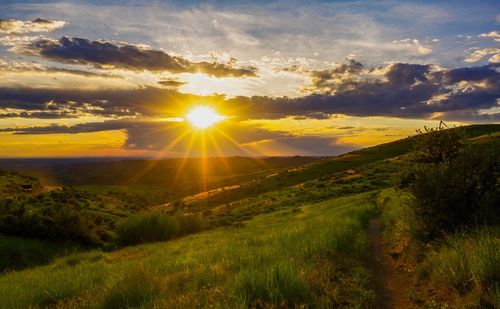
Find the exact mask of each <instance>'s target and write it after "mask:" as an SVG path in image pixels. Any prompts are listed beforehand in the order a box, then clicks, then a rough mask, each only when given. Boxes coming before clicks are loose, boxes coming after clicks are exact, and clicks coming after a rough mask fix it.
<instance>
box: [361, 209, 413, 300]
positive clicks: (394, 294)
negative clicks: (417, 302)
mask: <svg viewBox="0 0 500 309" xmlns="http://www.w3.org/2000/svg"><path fill="white" fill-rule="evenodd" d="M381 226H382V222H381V221H380V219H379V218H375V219H372V220H371V221H370V225H369V228H368V234H369V237H370V242H371V245H372V259H371V261H370V267H371V269H372V272H373V274H374V289H375V292H376V293H377V301H376V307H375V308H379V309H393V308H394V309H406V308H412V307H413V306H412V304H411V302H410V300H409V298H408V288H410V286H411V278H410V276H408V274H406V273H404V272H402V271H399V270H398V269H397V268H396V265H395V262H394V261H393V260H392V257H391V255H390V254H389V250H388V249H387V247H386V246H385V244H384V241H383V239H382V227H381Z"/></svg>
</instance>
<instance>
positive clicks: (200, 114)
mask: <svg viewBox="0 0 500 309" xmlns="http://www.w3.org/2000/svg"><path fill="white" fill-rule="evenodd" d="M186 118H187V120H188V121H189V123H190V124H191V125H192V126H193V127H195V128H198V129H206V128H208V127H211V126H212V125H214V124H215V123H217V122H219V121H221V120H224V118H225V117H224V116H221V115H219V114H218V113H217V112H216V111H215V110H214V109H213V108H211V107H209V106H197V107H195V108H193V109H192V110H191V111H190V112H189V113H188V114H187V115H186Z"/></svg>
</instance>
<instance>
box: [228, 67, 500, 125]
mask: <svg viewBox="0 0 500 309" xmlns="http://www.w3.org/2000/svg"><path fill="white" fill-rule="evenodd" d="M497 68H498V65H495V64H490V65H486V66H481V67H472V68H457V69H443V68H440V67H437V66H434V65H420V64H406V63H394V64H390V65H388V66H385V67H379V68H375V69H362V68H361V66H360V65H356V66H355V67H354V68H353V67H350V66H349V65H347V67H346V68H344V69H342V70H339V72H336V71H335V69H332V70H327V71H317V72H315V71H312V72H311V73H310V74H311V76H312V85H311V86H310V87H308V88H307V90H308V91H310V92H311V94H309V95H306V96H303V97H299V98H293V99H290V98H272V99H271V98H266V97H252V98H239V99H238V101H239V102H234V104H239V106H245V107H247V109H246V110H245V112H246V115H247V116H248V117H263V118H266V117H267V118H279V117H282V116H285V115H286V116H302V117H303V116H308V117H314V115H318V114H319V115H321V118H323V117H324V116H325V115H332V114H347V115H353V116H388V117H404V118H429V117H432V115H433V114H434V113H446V112H452V111H457V110H477V109H487V108H491V107H493V106H495V105H496V100H497V98H498V97H500V73H499V72H498V71H497ZM314 118H316V117H314Z"/></svg>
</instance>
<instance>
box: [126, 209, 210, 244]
mask: <svg viewBox="0 0 500 309" xmlns="http://www.w3.org/2000/svg"><path fill="white" fill-rule="evenodd" d="M203 228H204V221H203V218H202V217H201V215H200V214H190V215H185V216H166V215H163V214H161V213H153V212H151V213H142V214H137V215H133V216H130V217H128V218H126V219H124V220H123V221H121V222H120V223H118V225H117V227H116V232H117V234H118V243H119V244H121V245H134V244H139V243H145V242H155V241H164V240H169V239H172V238H175V237H177V236H181V235H187V234H192V233H196V232H199V231H201V230H202V229H203Z"/></svg>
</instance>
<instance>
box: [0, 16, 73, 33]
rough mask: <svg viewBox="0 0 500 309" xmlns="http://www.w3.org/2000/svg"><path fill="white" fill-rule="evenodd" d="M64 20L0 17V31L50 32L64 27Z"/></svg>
mask: <svg viewBox="0 0 500 309" xmlns="http://www.w3.org/2000/svg"><path fill="white" fill-rule="evenodd" d="M65 24H66V22H64V21H60V20H48V19H42V18H37V19H35V20H32V21H23V20H17V19H0V33H3V34H26V33H30V32H50V31H54V30H56V29H60V28H62V27H64V25H65Z"/></svg>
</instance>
